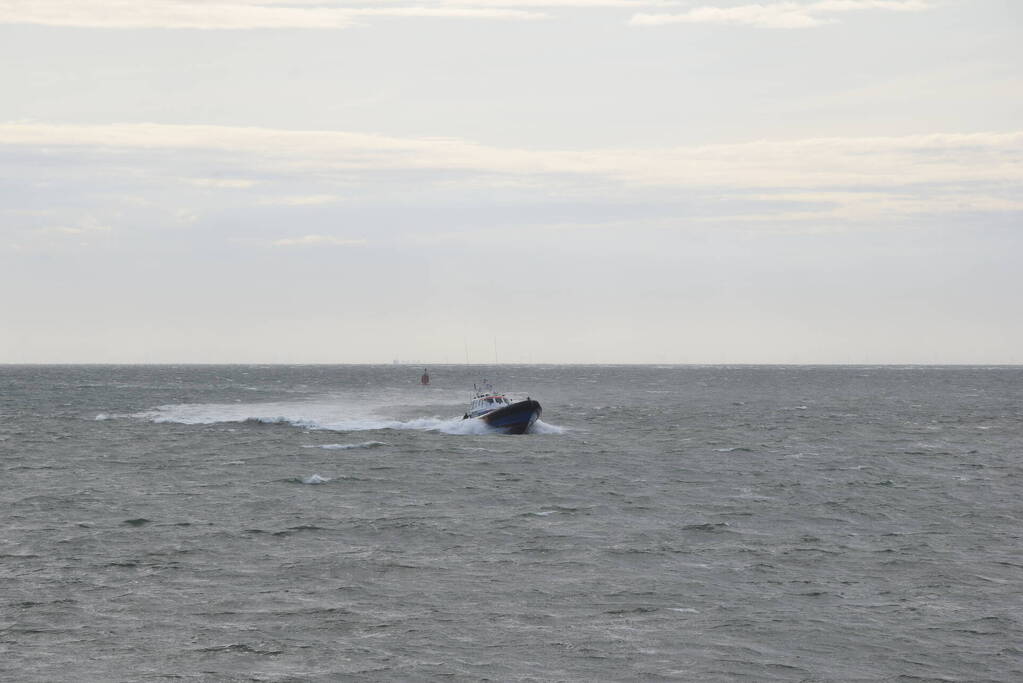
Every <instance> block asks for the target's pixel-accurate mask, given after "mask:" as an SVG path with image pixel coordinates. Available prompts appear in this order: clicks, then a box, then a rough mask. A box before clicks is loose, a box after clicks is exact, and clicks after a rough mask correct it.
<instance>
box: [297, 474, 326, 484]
mask: <svg viewBox="0 0 1023 683" xmlns="http://www.w3.org/2000/svg"><path fill="white" fill-rule="evenodd" d="M328 481H330V477H321V476H320V475H318V474H314V475H312V476H311V477H306V478H305V479H303V480H302V483H303V484H326V483H327V482H328Z"/></svg>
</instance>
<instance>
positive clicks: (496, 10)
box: [0, 0, 933, 30]
mask: <svg viewBox="0 0 1023 683" xmlns="http://www.w3.org/2000/svg"><path fill="white" fill-rule="evenodd" d="M679 4H680V3H679V2H676V1H667V2H657V1H656V0H427V1H426V2H419V3H415V4H412V5H406V6H402V5H400V4H396V3H395V2H389V1H387V0H361V1H356V0H353V2H339V1H338V0H334V1H330V0H324V1H323V2H319V1H315V2H312V1H308V0H306V1H305V2H303V1H301V0H299V1H298V2H287V3H278V2H273V1H272V0H233V1H230V2H226V1H224V0H210V1H209V2H199V1H197V0H146V1H145V2H138V1H135V0H0V24H37V25H45V26H74V27H81V28H118V29H134V28H163V29H207V30H211V29H223V30H243V29H268V28H291V29H343V28H347V27H349V26H352V25H354V24H356V23H358V22H359V21H360V20H363V19H365V18H369V17H406V18H464V19H489V20H512V21H521V20H532V19H544V18H548V17H549V16H550V15H549V14H548V13H547V12H544V11H538V10H544V9H546V10H553V9H556V8H562V9H595V8H633V9H635V8H637V7H642V6H644V5H652V6H656V7H658V8H663V7H666V6H667V7H671V6H678V5H679ZM932 7H933V3H932V2H931V1H930V0H817V1H816V2H809V3H799V2H775V3H756V4H746V5H732V6H725V7H721V6H717V5H705V6H700V7H696V8H693V9H690V10H689V11H687V12H683V13H673V14H666V13H658V14H650V13H637V14H635V15H633V17H632V18H631V20H630V22H629V23H631V24H632V25H634V26H661V25H666V24H680V23H685V24H696V23H708V24H734V25H749V26H760V27H766V28H808V27H812V26H819V25H822V24H825V23H829V22H832V21H834V20H835V19H834V17H835V16H836V15H838V14H842V13H847V12H854V11H864V10H886V11H894V12H918V11H922V10H926V9H931V8H932Z"/></svg>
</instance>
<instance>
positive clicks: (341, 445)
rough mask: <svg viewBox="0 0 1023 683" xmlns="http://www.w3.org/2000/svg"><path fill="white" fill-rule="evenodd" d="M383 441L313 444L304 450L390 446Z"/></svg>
mask: <svg viewBox="0 0 1023 683" xmlns="http://www.w3.org/2000/svg"><path fill="white" fill-rule="evenodd" d="M388 445H390V444H386V443H384V442H383V441H363V442H362V443H325V444H319V445H317V444H311V445H308V446H302V448H324V449H326V450H330V451H347V450H350V449H352V448H376V447H377V446H388Z"/></svg>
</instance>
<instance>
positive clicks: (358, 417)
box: [133, 389, 565, 450]
mask: <svg viewBox="0 0 1023 683" xmlns="http://www.w3.org/2000/svg"><path fill="white" fill-rule="evenodd" d="M447 393H449V394H451V395H450V396H447V395H440V394H439V393H438V392H430V395H429V396H425V395H424V392H418V391H417V392H412V393H410V392H407V391H401V390H386V389H384V390H380V391H378V392H375V393H373V394H355V395H352V394H348V395H344V394H338V395H333V396H324V397H321V398H319V399H316V400H309V401H294V402H275V403H179V404H172V405H163V406H159V407H157V408H153V409H152V410H147V411H143V412H140V413H135V414H134V415H133V417H135V418H140V419H144V420H150V421H152V422H158V423H177V424H186V425H211V424H221V423H241V422H248V423H253V422H255V423H260V424H267V425H278V424H283V425H292V426H295V427H302V428H304V429H310V430H330V431H336V432H360V431H373V430H381V429H400V430H416V431H426V432H441V433H443V434H459V435H470V434H490V433H493V432H494V431H495V430H494V429H493V428H491V427H490V426H488V425H487V424H486V423H484V422H483V421H481V420H463V419H462V417H461V415H458V416H456V417H439V416H436V415H434V416H429V417H426V416H424V417H413V418H411V419H408V418H404V419H403V418H399V417H397V416H396V415H397V414H399V413H405V414H408V413H409V412H414V410H415V408H416V406H417V405H419V406H422V407H423V410H424V412H425V411H426V410H427V409H436V408H437V404H438V403H447V402H448V401H451V406H450V411H451V413H456V414H457V413H461V412H462V410H463V409H464V406H463V405H462V404H461V403H458V402H455V401H460V400H461V399H462V398H463V397H462V396H461V393H456V392H447ZM438 399H439V400H438ZM530 431H531V432H533V433H536V434H563V433H564V432H565V430H564V428H562V427H558V426H555V425H551V424H547V423H546V422H542V421H540V420H537V422H536V423H535V424H534V425H533V427H532V429H531V430H530ZM370 444H372V445H373V446H375V445H386V444H383V442H369V441H367V442H363V443H356V444H327V445H323V446H313V447H315V448H328V449H329V448H333V449H339V450H344V449H348V448H369V447H372V446H371V445H370Z"/></svg>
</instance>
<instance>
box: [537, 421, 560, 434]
mask: <svg viewBox="0 0 1023 683" xmlns="http://www.w3.org/2000/svg"><path fill="white" fill-rule="evenodd" d="M529 431H530V433H532V434H564V433H565V428H564V427H559V426H558V425H552V424H548V423H547V422H544V421H543V420H537V421H536V422H534V423H533V426H532V427H530V428H529Z"/></svg>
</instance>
